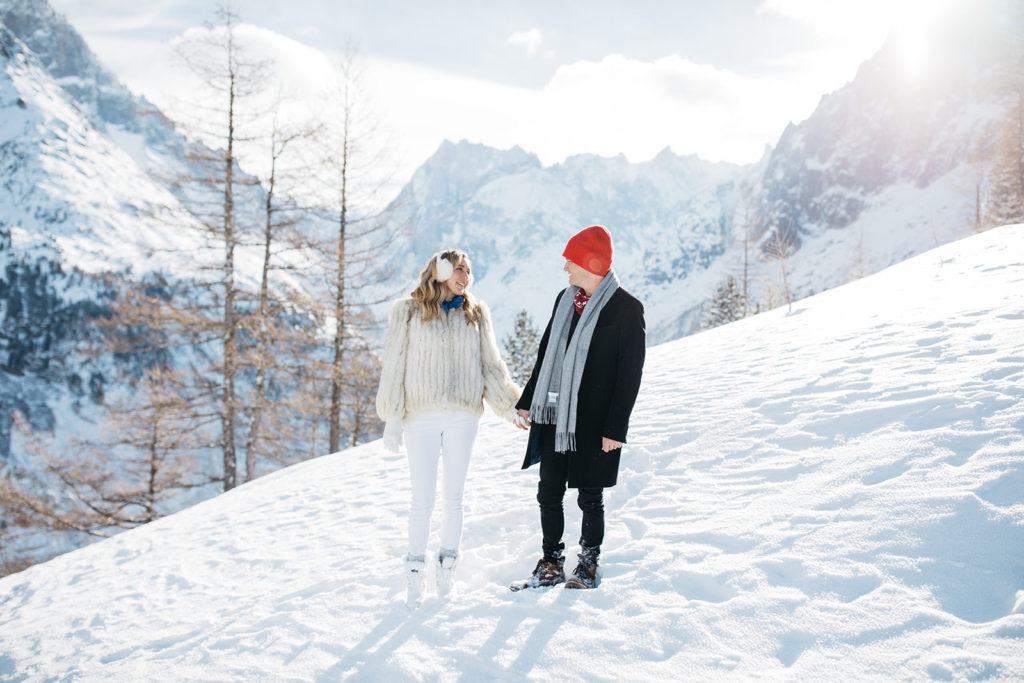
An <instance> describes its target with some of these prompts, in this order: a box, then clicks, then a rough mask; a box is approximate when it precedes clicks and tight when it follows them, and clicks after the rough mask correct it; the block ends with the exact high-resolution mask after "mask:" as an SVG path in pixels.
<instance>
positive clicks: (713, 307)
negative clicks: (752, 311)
mask: <svg viewBox="0 0 1024 683" xmlns="http://www.w3.org/2000/svg"><path fill="white" fill-rule="evenodd" d="M746 308H747V300H746V297H745V296H744V295H743V290H742V289H741V288H740V285H739V283H738V282H736V278H734V277H733V276H732V275H729V276H728V277H726V278H725V280H723V281H722V283H721V284H720V285H718V288H717V289H716V290H715V293H714V294H713V295H712V297H711V298H710V299H709V300H708V302H707V304H705V306H704V315H703V318H702V320H701V327H703V328H704V329H711V328H712V327H718V326H719V325H724V324H726V323H731V322H733V321H735V320H740V319H741V318H743V317H744V316H745V315H746V313H745V311H746Z"/></svg>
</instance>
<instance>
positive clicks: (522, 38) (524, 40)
mask: <svg viewBox="0 0 1024 683" xmlns="http://www.w3.org/2000/svg"><path fill="white" fill-rule="evenodd" d="M542 42H544V36H543V34H542V33H541V32H540V29H537V28H531V29H530V30H529V31H518V32H516V33H513V34H512V35H510V36H509V37H508V44H509V45H515V46H518V47H522V48H523V49H524V50H526V54H527V55H529V56H531V57H532V56H534V55H535V54H537V52H538V50H540V46H541V43H542Z"/></svg>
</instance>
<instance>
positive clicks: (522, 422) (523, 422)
mask: <svg viewBox="0 0 1024 683" xmlns="http://www.w3.org/2000/svg"><path fill="white" fill-rule="evenodd" d="M516 412H517V413H518V414H517V415H516V417H515V419H514V420H512V424H514V425H515V426H516V427H519V429H529V428H530V411H529V410H518V411H516Z"/></svg>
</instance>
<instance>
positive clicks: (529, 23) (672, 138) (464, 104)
mask: <svg viewBox="0 0 1024 683" xmlns="http://www.w3.org/2000/svg"><path fill="white" fill-rule="evenodd" d="M955 1H956V0H933V1H931V2H929V1H927V0H858V1H856V2H853V1H840V0H827V1H822V0H730V1H728V2H720V3H707V2H699V1H697V0H682V1H677V2H659V1H655V0H637V1H636V2H631V3H622V2H604V1H597V2H586V3H584V2H575V1H569V2H557V3H551V2H542V1H533V0H530V1H527V2H517V3H480V2H469V1H457V0H440V1H438V2H432V3H413V2H398V1H396V0H344V1H336V0H309V1H305V2H292V3H289V4H287V5H286V7H287V11H282V4H281V3H280V2H271V1H270V0H248V1H247V2H245V3H236V4H235V9H236V11H237V12H238V14H239V19H240V21H241V22H242V26H241V27H240V34H242V35H243V37H244V41H245V42H246V43H247V44H248V45H249V46H250V47H251V48H252V49H253V50H254V52H256V53H258V54H259V55H261V56H263V57H264V58H268V59H273V60H274V61H275V62H276V63H277V64H278V74H279V76H280V78H281V80H282V81H283V82H285V83H287V84H288V85H289V87H291V88H294V89H295V96H296V97H298V98H300V99H305V100H307V101H317V100H322V97H321V96H320V95H319V94H318V92H319V90H320V89H322V88H323V86H324V84H325V83H328V82H330V81H332V80H333V76H332V73H333V62H332V60H333V59H334V58H335V57H336V56H337V55H338V54H340V53H341V52H342V51H343V50H344V49H345V48H346V46H350V47H351V48H354V49H355V50H356V52H357V54H358V55H359V59H360V60H361V62H362V64H363V83H364V86H365V90H364V93H363V95H362V99H361V104H362V105H363V107H364V109H365V110H366V111H369V112H372V113H373V116H372V118H373V120H374V121H375V122H377V128H378V131H379V132H381V137H382V138H383V140H384V142H383V143H381V144H383V145H385V146H386V147H387V148H388V149H389V150H390V154H389V158H390V159H391V160H392V161H391V163H393V164H394V166H395V168H396V175H397V177H398V178H399V179H403V180H404V179H407V178H408V176H409V175H411V173H412V171H413V170H414V169H415V168H416V167H417V166H419V165H420V164H421V163H422V162H423V161H425V160H426V158H427V157H428V156H429V155H430V154H432V153H433V151H434V150H436V148H437V147H438V145H439V144H440V143H441V142H442V141H443V140H445V139H449V140H452V141H458V140H461V139H466V140H469V141H470V142H477V143H483V144H486V145H489V146H492V147H497V148H500V149H507V148H511V147H513V146H516V145H518V146H520V147H522V148H523V149H525V150H527V151H529V152H532V153H535V154H537V155H538V157H539V158H540V160H541V161H542V162H543V163H544V164H546V165H549V164H553V163H558V162H561V161H563V160H564V159H565V158H566V157H568V156H571V155H574V154H581V153H592V154H598V155H602V156H614V155H617V154H623V155H625V156H626V157H627V158H628V159H629V160H630V161H632V162H641V161H645V160H647V159H650V158H653V157H654V156H655V155H656V154H657V153H658V152H660V151H661V150H662V149H664V148H666V147H670V148H671V149H672V150H673V151H674V152H675V153H677V154H697V155H699V156H701V157H703V158H705V159H708V160H710V161H727V162H733V163H751V162H754V161H757V160H758V159H759V158H760V157H761V156H762V155H763V154H764V152H765V147H766V145H773V144H774V143H775V142H776V141H777V140H778V137H779V135H780V134H781V133H782V131H783V130H784V128H785V126H786V124H787V123H789V122H800V121H802V120H803V119H805V118H807V117H808V116H809V115H810V114H811V113H812V112H813V110H814V108H815V106H816V105H817V104H818V102H819V100H820V99H821V97H822V96H823V95H825V94H827V93H829V92H832V91H834V90H836V89H838V88H840V87H842V86H843V85H844V84H845V83H847V82H849V81H850V80H851V79H852V78H853V77H854V75H855V73H856V70H857V67H858V66H859V65H860V64H861V63H862V62H864V61H865V60H866V59H868V58H869V57H871V55H873V54H874V53H875V52H876V51H878V50H879V49H880V47H881V46H882V44H883V42H884V41H885V39H886V37H887V36H888V35H890V34H891V33H893V32H894V31H895V32H897V34H899V32H902V33H903V34H907V35H909V34H915V35H917V34H920V33H921V30H922V29H923V27H924V26H925V25H927V23H928V22H930V21H931V20H933V19H934V18H935V17H936V15H937V14H939V13H941V12H942V11H944V8H946V7H948V5H949V4H950V3H951V2H955ZM51 4H52V5H53V7H54V8H55V9H56V10H57V11H58V12H60V13H62V14H64V15H66V16H67V17H68V19H69V20H70V21H71V23H72V24H73V25H74V26H75V27H76V28H77V29H78V30H79V31H80V32H81V33H82V34H83V35H84V36H85V38H86V40H87V42H88V43H89V45H90V46H91V48H92V49H93V50H94V51H95V52H96V53H97V55H98V56H99V57H100V59H101V60H102V61H103V62H104V63H105V64H106V65H107V66H109V67H110V68H111V69H112V70H113V71H114V72H115V73H116V74H117V75H118V77H119V78H120V79H121V80H122V81H123V82H124V83H125V84H127V85H128V86H129V87H131V88H132V89H133V90H135V91H136V92H139V93H141V94H143V95H145V96H146V97H147V98H149V99H150V100H151V101H153V102H154V103H155V104H157V105H158V106H160V107H161V108H163V109H164V110H165V111H168V112H169V113H170V114H171V115H172V117H176V111H175V106H176V103H179V102H181V101H182V100H183V98H184V97H185V94H186V93H187V92H189V91H190V89H193V88H194V84H193V83H190V81H189V79H188V78H186V77H185V76H184V75H183V74H182V68H181V65H180V62H178V61H177V60H176V58H175V55H174V50H173V49H172V46H173V45H174V44H175V43H176V42H177V41H180V40H181V39H182V36H185V35H187V34H189V32H190V31H191V32H192V35H194V34H195V33H196V32H197V31H198V30H199V29H198V27H202V26H203V25H204V24H208V23H213V22H215V15H214V8H215V3H214V2H212V1H211V0H206V1H204V2H199V1H195V0H183V1H172V0H159V1H153V2H147V3H138V2H136V1H135V0H51ZM908 44H912V45H916V46H917V47H916V50H915V54H913V55H908V68H909V67H910V66H912V62H913V60H915V59H916V60H918V61H919V60H920V59H921V58H922V56H923V55H924V52H925V50H926V46H924V45H922V44H919V43H915V42H914V41H908ZM318 115H319V116H325V117H329V116H331V114H330V113H324V112H321V113H319V114H318Z"/></svg>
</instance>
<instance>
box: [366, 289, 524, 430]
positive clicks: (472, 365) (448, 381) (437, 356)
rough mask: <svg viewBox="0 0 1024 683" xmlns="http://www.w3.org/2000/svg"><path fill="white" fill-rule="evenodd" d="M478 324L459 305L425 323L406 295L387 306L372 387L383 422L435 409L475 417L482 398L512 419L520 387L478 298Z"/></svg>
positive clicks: (481, 406)
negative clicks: (470, 321)
mask: <svg viewBox="0 0 1024 683" xmlns="http://www.w3.org/2000/svg"><path fill="white" fill-rule="evenodd" d="M476 302H477V303H478V304H479V305H480V309H481V313H482V314H481V317H480V322H479V323H478V324H474V325H469V324H467V323H466V315H465V313H464V312H463V311H462V310H461V309H454V310H452V311H442V313H441V318H440V319H438V318H435V319H434V320H431V321H430V322H424V321H423V317H422V315H421V314H420V309H419V305H418V304H417V303H416V302H415V301H413V300H412V299H411V298H403V299H399V300H398V301H396V302H395V303H394V305H393V306H392V307H391V316H390V318H389V320H388V337H387V342H386V344H385V347H384V361H383V367H382V368H381V373H380V386H378V388H377V414H378V415H379V416H380V418H381V419H382V420H385V421H386V420H388V419H394V418H401V419H402V420H407V419H409V418H410V417H412V416H415V415H417V414H421V413H427V412H431V411H435V410H461V411H464V412H467V413H470V414H473V415H477V416H480V415H482V414H483V412H484V405H483V401H484V400H486V401H487V403H488V405H490V406H491V409H492V410H494V412H495V413H497V414H498V415H500V416H501V417H504V418H505V419H506V420H509V421H511V420H512V419H513V418H514V417H515V415H516V410H515V404H516V401H518V400H519V396H520V394H521V393H522V390H521V389H520V388H519V387H517V386H516V384H515V382H513V381H512V378H511V377H510V376H509V372H508V368H507V367H506V366H505V361H503V360H502V358H501V354H500V353H499V352H498V345H497V343H495V341H494V328H493V327H492V325H491V311H490V309H488V308H487V304H485V303H484V302H483V301H480V300H479V299H477V300H476Z"/></svg>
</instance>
